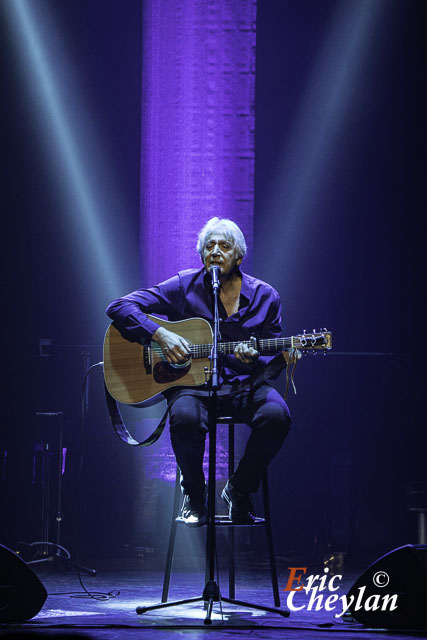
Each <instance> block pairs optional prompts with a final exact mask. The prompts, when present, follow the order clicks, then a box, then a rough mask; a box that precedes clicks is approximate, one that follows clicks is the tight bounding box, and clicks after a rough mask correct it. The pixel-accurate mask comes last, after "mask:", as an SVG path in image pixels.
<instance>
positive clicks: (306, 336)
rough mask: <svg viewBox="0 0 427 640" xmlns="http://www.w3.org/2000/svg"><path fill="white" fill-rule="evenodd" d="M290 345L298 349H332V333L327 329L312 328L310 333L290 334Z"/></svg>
mask: <svg viewBox="0 0 427 640" xmlns="http://www.w3.org/2000/svg"><path fill="white" fill-rule="evenodd" d="M292 347H294V348H295V349H299V350H300V351H309V350H310V351H311V350H315V351H324V352H326V351H328V350H329V349H332V333H331V331H328V330H327V329H322V330H321V331H316V330H313V331H312V332H311V333H306V331H305V330H304V333H300V334H298V335H296V336H292Z"/></svg>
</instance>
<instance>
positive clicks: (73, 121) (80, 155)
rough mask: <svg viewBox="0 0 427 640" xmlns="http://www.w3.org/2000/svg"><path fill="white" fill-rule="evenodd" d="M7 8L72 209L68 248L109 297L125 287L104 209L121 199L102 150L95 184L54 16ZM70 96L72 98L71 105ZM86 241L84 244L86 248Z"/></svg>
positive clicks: (32, 6)
mask: <svg viewBox="0 0 427 640" xmlns="http://www.w3.org/2000/svg"><path fill="white" fill-rule="evenodd" d="M5 8H6V9H7V11H8V17H9V20H10V24H11V27H12V30H13V33H14V38H15V47H16V54H17V58H20V59H21V65H22V68H23V69H24V72H25V74H26V76H27V78H26V79H27V91H28V96H29V97H30V98H32V97H33V96H35V98H36V105H37V107H38V109H39V112H40V114H41V122H42V128H43V136H44V137H45V138H46V142H47V144H48V145H50V147H49V152H50V154H51V155H53V157H54V161H55V162H56V163H57V166H56V167H55V171H52V174H54V173H55V174H56V175H59V179H60V182H61V186H62V189H63V191H62V193H61V199H62V202H63V205H64V210H65V211H67V212H68V224H67V227H66V229H65V231H66V233H67V234H68V235H67V238H68V240H69V242H70V245H71V246H70V252H71V253H72V251H73V246H74V247H76V248H77V247H79V258H78V259H77V257H76V262H78V268H79V269H82V272H83V273H84V282H86V283H87V282H88V279H89V280H91V282H90V284H91V285H92V286H93V288H94V289H96V290H98V291H99V287H100V282H102V283H103V284H102V288H103V294H104V296H105V298H106V300H110V299H112V298H113V297H115V296H116V295H118V293H119V292H121V291H122V290H123V289H124V287H123V286H122V283H121V279H120V277H119V274H118V272H117V269H116V268H115V267H114V260H113V259H112V256H113V255H114V253H115V251H114V248H115V247H117V244H118V242H119V243H120V238H117V236H116V237H115V239H114V245H113V239H112V238H108V237H107V232H106V230H105V228H106V225H105V222H104V223H103V214H105V212H106V211H108V209H111V202H112V201H115V202H116V203H117V200H118V198H117V194H113V193H112V187H111V180H110V179H109V178H110V177H109V176H108V170H107V168H106V166H105V163H104V164H102V153H101V151H99V152H98V153H97V154H96V155H98V156H99V165H101V170H100V171H101V173H102V172H103V171H104V170H105V175H104V176H103V182H104V186H103V191H102V193H101V192H100V189H98V190H97V189H96V186H95V187H94V186H93V185H94V184H96V182H97V181H99V169H98V168H96V169H95V167H94V166H93V165H90V163H89V162H88V161H87V158H86V160H85V159H84V149H85V145H87V144H88V141H90V144H92V143H93V144H95V145H96V143H95V140H96V136H95V131H94V130H93V127H91V126H90V123H89V118H88V114H87V113H85V111H84V109H83V108H82V101H81V100H79V98H78V95H74V93H75V92H78V87H76V86H73V81H72V73H71V70H70V68H69V65H67V63H66V57H65V52H64V50H63V48H62V49H59V48H58V46H61V43H60V40H59V37H58V36H60V34H58V32H57V30H56V28H55V26H54V25H53V24H52V21H51V19H50V16H48V15H47V14H46V13H44V12H43V9H45V7H43V6H42V5H37V3H34V2H29V1H27V0H14V1H13V2H9V3H7V4H6V6H5ZM58 43H59V44H58ZM53 45H54V46H53ZM51 49H56V53H57V54H58V55H56V56H55V55H54V54H53V52H52V50H51ZM67 83H68V84H67ZM70 84H71V86H70ZM70 95H73V97H74V100H73V104H72V105H70V104H67V97H68V98H69V96H70ZM76 105H78V107H77V112H78V114H77V115H78V117H76V108H75V107H76ZM73 110H74V112H73ZM105 185H107V186H105ZM76 242H78V245H76V244H75V243H76ZM82 246H83V247H84V248H85V251H83V252H82V251H81V247H82ZM82 255H83V256H84V259H83V260H82V258H81V256H82ZM85 261H86V263H85ZM76 266H77V265H76ZM89 266H90V268H88V267H89Z"/></svg>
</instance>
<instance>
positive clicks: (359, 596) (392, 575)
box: [347, 544, 427, 629]
mask: <svg viewBox="0 0 427 640" xmlns="http://www.w3.org/2000/svg"><path fill="white" fill-rule="evenodd" d="M351 597H353V602H352V604H351V606H350V607H349V611H350V613H351V615H352V617H353V618H354V619H355V620H357V622H360V623H361V624H364V625H366V626H368V627H381V628H384V629H427V614H426V608H425V603H426V600H427V545H412V544H407V545H405V546H404V547H399V548H397V549H394V550H393V551H390V552H389V553H387V554H386V555H385V556H382V557H381V558H379V559H378V560H376V561H375V562H374V563H373V564H371V566H370V567H368V569H366V571H365V572H364V573H362V575H361V576H360V577H359V578H358V579H357V580H356V582H355V583H354V585H353V586H352V587H351V589H350V591H349V592H348V594H347V600H349V599H350V598H351ZM393 597H394V600H392V598H393Z"/></svg>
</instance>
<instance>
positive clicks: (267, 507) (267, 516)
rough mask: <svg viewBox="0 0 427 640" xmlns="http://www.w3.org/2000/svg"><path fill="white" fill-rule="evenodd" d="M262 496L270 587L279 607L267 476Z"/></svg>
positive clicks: (265, 475)
mask: <svg viewBox="0 0 427 640" xmlns="http://www.w3.org/2000/svg"><path fill="white" fill-rule="evenodd" d="M262 495H263V501H264V518H265V532H266V534H267V546H268V557H269V562H270V574H271V586H272V588H273V597H274V606H275V607H280V595H279V585H278V581H277V568H276V558H275V556H274V545H273V530H272V528H271V516H270V500H269V494H268V475H267V472H265V473H264V476H263V479H262Z"/></svg>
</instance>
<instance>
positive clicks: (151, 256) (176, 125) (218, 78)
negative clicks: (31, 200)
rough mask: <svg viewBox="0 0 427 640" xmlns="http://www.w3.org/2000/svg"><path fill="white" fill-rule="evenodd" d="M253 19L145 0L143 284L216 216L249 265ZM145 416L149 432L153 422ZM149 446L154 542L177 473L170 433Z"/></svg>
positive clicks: (189, 257) (146, 525) (146, 472)
mask: <svg viewBox="0 0 427 640" xmlns="http://www.w3.org/2000/svg"><path fill="white" fill-rule="evenodd" d="M255 26H256V0H228V1H227V0H167V1H165V0H144V13H143V75H142V142H141V218H140V229H141V236H140V255H141V273H142V283H143V285H144V286H150V285H152V284H155V283H157V282H160V281H162V280H164V279H166V278H168V277H170V276H172V275H174V274H176V272H177V271H179V270H180V269H187V268H189V267H199V266H200V264H201V263H200V258H199V256H198V254H197V253H196V250H195V247H196V240H197V232H198V231H199V230H200V228H201V227H202V226H203V224H204V223H205V222H206V221H207V220H208V219H209V218H211V217H212V216H219V217H226V218H231V219H232V220H234V221H235V222H236V223H237V224H238V225H239V226H240V228H241V229H242V231H243V233H244V234H245V237H246V241H247V244H248V247H249V254H248V257H247V258H246V260H245V263H244V265H243V268H244V269H246V270H248V271H250V263H251V253H252V251H251V248H252V240H253V189H254V120H255V118H254V99H255V36H256V33H255ZM143 422H149V421H145V420H143ZM141 426H142V427H143V431H144V432H145V431H146V430H147V427H148V424H145V425H141ZM151 426H152V424H151ZM148 431H150V429H148ZM218 436H219V437H218V468H217V476H218V479H219V481H221V479H225V478H226V474H227V470H226V459H225V457H226V456H225V450H224V441H225V431H224V429H223V430H222V432H219V434H218ZM144 453H145V455H144V460H143V462H142V467H141V468H140V472H139V475H140V477H139V479H138V489H139V490H138V492H137V495H136V499H135V509H136V530H135V538H136V540H140V538H141V536H142V535H143V536H144V544H145V545H147V544H152V545H153V546H156V544H157V542H158V534H157V533H156V531H155V526H156V524H155V523H156V522H157V520H158V518H157V511H156V509H158V505H159V504H161V503H162V500H163V499H162V495H163V493H162V492H163V491H164V490H165V486H164V483H162V482H161V481H159V479H163V480H172V479H174V477H175V460H174V456H173V452H172V450H171V445H170V441H169V438H168V437H167V436H164V437H163V438H162V441H161V443H159V444H158V445H156V446H155V447H153V448H152V449H150V451H149V452H144ZM205 460H206V458H205ZM205 464H206V463H205ZM218 484H219V486H220V482H219V483H218ZM167 492H168V493H170V490H169V489H168V490H167ZM164 499H166V498H164ZM150 523H151V524H150ZM151 540H153V542H151Z"/></svg>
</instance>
